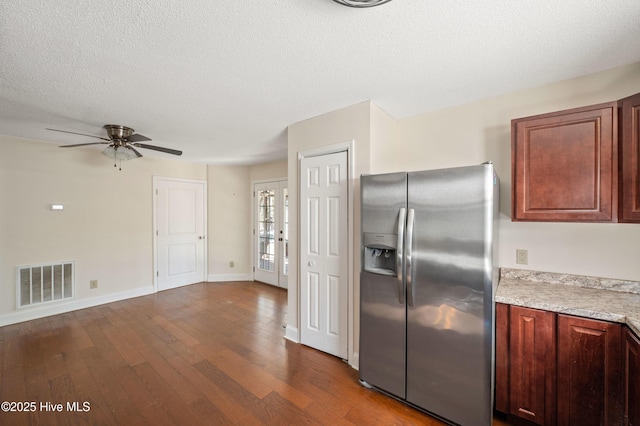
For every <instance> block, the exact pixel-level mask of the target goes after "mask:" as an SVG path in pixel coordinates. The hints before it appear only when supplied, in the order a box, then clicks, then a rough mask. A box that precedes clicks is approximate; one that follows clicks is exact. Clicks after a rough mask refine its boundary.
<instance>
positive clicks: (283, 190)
mask: <svg viewBox="0 0 640 426" xmlns="http://www.w3.org/2000/svg"><path fill="white" fill-rule="evenodd" d="M253 189H254V196H255V209H254V212H255V213H254V215H255V224H254V235H255V238H254V247H255V251H254V259H255V265H254V279H256V280H257V281H261V282H264V283H267V284H272V285H276V286H279V287H284V288H287V275H288V271H289V259H288V252H289V242H288V239H289V237H288V236H289V227H288V222H289V219H288V218H289V210H288V208H289V195H288V194H289V192H288V189H287V181H274V182H262V183H256V184H255V185H254V187H253Z"/></svg>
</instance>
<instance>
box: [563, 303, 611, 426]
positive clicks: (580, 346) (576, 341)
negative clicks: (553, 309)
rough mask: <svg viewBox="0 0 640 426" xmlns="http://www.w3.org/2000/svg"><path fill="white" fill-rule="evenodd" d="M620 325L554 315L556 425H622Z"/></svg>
mask: <svg viewBox="0 0 640 426" xmlns="http://www.w3.org/2000/svg"><path fill="white" fill-rule="evenodd" d="M621 339H622V326H621V325H620V324H616V323H610V322H605V321H597V320H592V319H587V318H578V317H574V316H568V315H558V367H557V368H558V424H560V425H575V426H582V425H611V426H613V425H619V424H621V422H622V406H621V402H622V398H621V395H622V362H621V361H622V357H621V349H622V345H621V343H622V340H621Z"/></svg>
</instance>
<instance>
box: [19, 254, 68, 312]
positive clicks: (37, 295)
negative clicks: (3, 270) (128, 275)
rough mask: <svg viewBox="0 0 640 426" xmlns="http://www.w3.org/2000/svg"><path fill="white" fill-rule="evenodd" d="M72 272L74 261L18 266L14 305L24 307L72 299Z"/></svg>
mask: <svg viewBox="0 0 640 426" xmlns="http://www.w3.org/2000/svg"><path fill="white" fill-rule="evenodd" d="M74 273H75V264H74V262H60V263H52V264H48V265H26V266H18V268H17V273H16V276H17V288H16V294H17V297H16V300H17V301H16V306H18V308H24V307H28V306H37V305H42V304H45V303H47V304H48V303H51V302H59V301H63V300H66V299H73V297H74V294H75V279H74Z"/></svg>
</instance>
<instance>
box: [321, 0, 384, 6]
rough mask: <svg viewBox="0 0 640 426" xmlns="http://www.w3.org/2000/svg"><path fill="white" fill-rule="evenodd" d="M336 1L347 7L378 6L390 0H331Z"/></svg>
mask: <svg viewBox="0 0 640 426" xmlns="http://www.w3.org/2000/svg"><path fill="white" fill-rule="evenodd" d="M333 1H335V2H336V3H340V4H342V5H345V6H349V7H373V6H380V5H381V4H385V3H387V2H390V1H391V0H333Z"/></svg>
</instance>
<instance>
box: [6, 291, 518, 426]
mask: <svg viewBox="0 0 640 426" xmlns="http://www.w3.org/2000/svg"><path fill="white" fill-rule="evenodd" d="M286 316H287V292H286V290H283V289H280V288H276V287H271V286H269V285H265V284H261V283H254V282H232V283H231V282H229V283H200V284H194V285H191V286H186V287H181V288H178V289H174V290H167V291H163V292H159V293H157V294H153V295H149V296H145V297H138V298H135V299H129V300H124V301H119V302H114V303H109V304H105V305H101V306H97V307H94V308H88V309H83V310H79V311H75V312H69V313H65V314H62V315H56V316H52V317H47V318H42V319H38V320H34V321H28V322H24V323H21V324H14V325H10V326H6V327H1V328H0V401H28V400H34V401H36V402H37V403H38V404H40V403H41V402H43V403H44V402H47V401H49V402H52V403H63V404H65V407H64V408H65V411H66V408H67V407H66V404H67V403H68V402H69V403H74V402H77V403H82V402H85V401H87V402H89V404H90V407H91V410H90V411H89V412H65V413H49V412H43V411H38V412H35V413H4V412H0V425H5V424H6V425H12V426H13V425H41V424H46V425H57V424H60V425H67V424H73V425H75V424H104V425H122V424H127V425H148V424H153V425H182V424H193V425H208V424H216V425H242V426H246V425H275V424H287V425H289V424H296V425H304V424H314V425H315V424H319V425H323V424H327V425H332V426H333V425H370V424H373V425H375V424H384V425H386V424H398V425H410V424H411V425H417V424H420V425H431V426H435V425H441V424H442V423H441V422H439V421H437V420H435V419H432V418H431V417H429V416H428V415H426V414H424V413H422V412H420V411H417V410H415V409H413V408H411V407H408V406H406V405H404V404H401V403H399V402H398V401H396V400H394V399H391V398H389V397H387V396H385V395H383V394H381V393H379V392H375V391H372V390H368V389H365V388H363V387H362V386H361V385H360V384H359V383H358V372H357V371H356V370H353V369H352V368H351V367H350V366H348V365H347V364H346V363H345V362H344V361H342V360H340V359H338V358H335V357H333V356H330V355H327V354H325V353H322V352H319V351H317V350H314V349H311V348H308V347H306V346H303V345H298V344H295V343H292V342H290V341H288V340H285V339H284V328H283V327H282V326H283V324H286V322H287V321H286ZM78 407H79V406H78ZM494 424H496V425H498V424H499V425H502V426H506V423H504V422H500V423H494Z"/></svg>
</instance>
